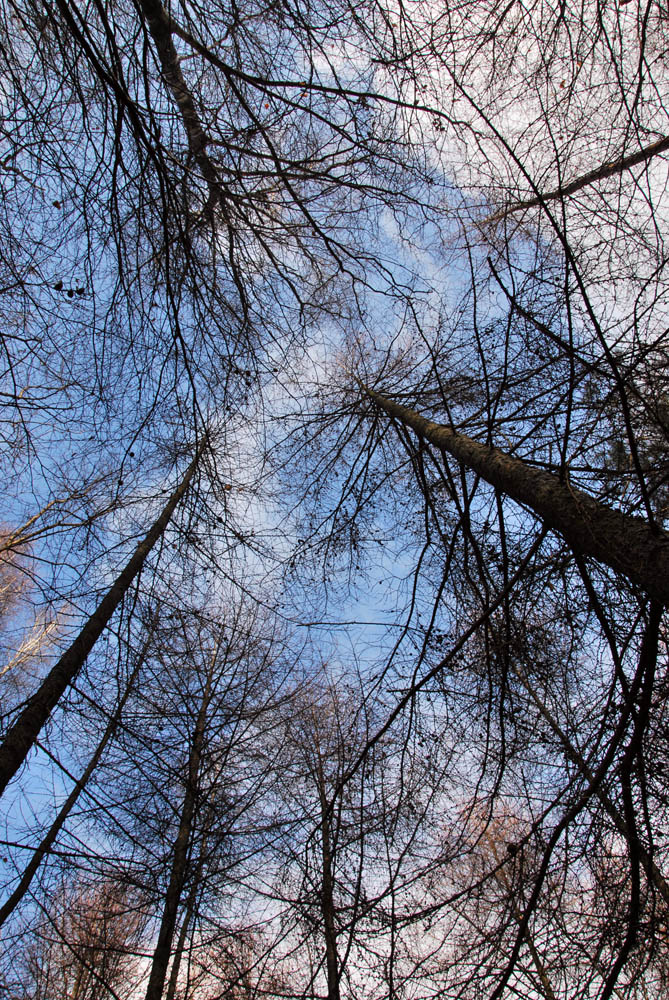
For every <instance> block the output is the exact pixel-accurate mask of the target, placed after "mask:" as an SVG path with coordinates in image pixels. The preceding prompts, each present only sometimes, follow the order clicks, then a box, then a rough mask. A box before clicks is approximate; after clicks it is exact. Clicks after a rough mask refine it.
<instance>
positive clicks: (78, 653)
mask: <svg viewBox="0 0 669 1000" xmlns="http://www.w3.org/2000/svg"><path fill="white" fill-rule="evenodd" d="M206 442H207V438H206V435H205V436H204V437H203V438H202V441H201V443H200V445H199V447H198V449H197V451H196V453H195V457H194V458H193V460H192V462H191V463H190V465H189V466H188V469H187V470H186V473H185V475H184V477H183V479H182V480H181V482H180V483H179V485H178V486H177V488H176V489H175V490H174V492H173V493H172V495H171V497H170V498H169V500H168V501H167V503H166V504H165V506H164V508H163V510H162V512H161V514H160V516H159V517H158V518H157V520H156V521H154V523H153V525H152V526H151V528H150V530H149V531H148V532H147V534H146V536H145V538H144V540H143V541H141V542H140V543H139V544H138V545H137V548H136V549H135V551H134V553H133V554H132V556H131V557H130V559H129V560H128V562H127V564H126V566H125V567H124V569H123V570H122V571H121V573H120V574H119V575H118V577H117V578H116V580H115V581H114V583H113V584H112V585H111V587H110V588H109V590H108V591H107V593H106V594H105V596H104V597H103V598H102V600H101V601H100V603H99V605H98V607H97V608H96V610H95V611H94V612H93V614H92V615H91V617H90V618H89V619H88V621H87V622H86V624H85V625H84V627H83V628H82V630H81V632H80V633H79V635H78V636H77V638H76V639H75V640H74V642H73V643H72V645H71V646H70V647H69V649H67V650H66V652H65V653H63V655H62V656H61V658H60V659H59V661H58V663H56V665H55V666H54V667H52V668H51V670H50V671H49V673H48V674H47V676H46V677H45V678H44V680H43V681H42V683H41V684H40V686H39V688H38V689H37V691H36V692H35V694H33V695H32V697H31V698H29V699H28V702H27V704H26V706H25V708H24V709H23V711H22V712H21V714H20V715H19V717H18V719H17V720H16V722H15V723H14V725H13V726H11V728H10V729H9V731H8V732H7V735H6V736H5V738H4V740H3V741H2V745H0V795H2V793H3V792H4V790H5V788H6V787H7V784H8V782H9V781H10V780H11V779H12V778H13V777H14V775H15V774H16V772H17V771H18V769H19V767H20V766H21V764H22V763H23V761H24V760H25V759H26V757H27V756H28V754H29V753H30V750H31V749H32V747H33V745H34V743H35V740H36V739H37V737H38V736H39V733H40V730H41V729H42V726H44V724H45V723H46V721H47V720H48V718H49V716H50V715H51V713H52V711H53V710H54V708H55V707H56V705H57V704H58V701H59V700H60V698H61V696H62V695H63V694H64V692H65V691H66V690H67V688H68V687H69V686H70V685H71V684H72V683H73V682H74V680H75V679H76V677H77V675H78V673H79V671H80V670H81V668H82V667H83V665H84V663H85V662H86V657H87V656H88V654H89V653H90V651H91V650H92V649H93V646H94V645H95V643H96V642H97V640H98V639H99V637H100V635H101V634H102V632H103V631H104V629H105V627H106V625H107V623H108V622H109V620H110V618H111V617H112V615H113V614H114V612H115V611H116V609H117V607H118V606H119V604H120V603H121V601H122V600H123V597H124V595H125V594H126V593H127V591H128V589H129V587H130V585H131V584H132V582H133V580H134V579H135V577H136V576H137V574H138V573H139V571H140V570H141V568H142V566H143V565H144V562H145V561H146V557H147V556H148V554H149V552H150V551H151V549H152V548H153V546H154V545H155V544H156V542H157V541H158V539H159V538H160V537H161V535H162V534H163V532H164V531H165V529H166V527H167V525H168V524H169V522H170V520H171V518H172V515H173V513H174V511H175V509H176V507H177V504H178V503H179V501H180V500H181V499H182V498H183V496H184V495H185V494H186V492H187V491H188V487H189V486H190V484H191V481H192V479H193V476H194V475H195V471H196V469H197V467H198V465H199V462H200V458H201V457H202V454H203V452H204V449H205V447H206Z"/></svg>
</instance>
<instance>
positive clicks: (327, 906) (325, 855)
mask: <svg viewBox="0 0 669 1000" xmlns="http://www.w3.org/2000/svg"><path fill="white" fill-rule="evenodd" d="M318 783H319V787H318V794H319V799H320V806H321V862H322V865H323V873H322V876H323V877H322V882H321V913H322V915H323V925H324V929H325V964H326V969H327V977H328V1000H340V997H339V962H338V958H337V928H336V924H335V906H334V885H333V877H332V846H331V843H330V816H331V814H332V809H331V805H330V803H329V802H328V800H327V797H326V794H325V776H324V774H323V767H322V763H321V759H320V748H319V749H318Z"/></svg>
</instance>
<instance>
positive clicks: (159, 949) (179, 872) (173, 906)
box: [146, 652, 216, 1000]
mask: <svg viewBox="0 0 669 1000" xmlns="http://www.w3.org/2000/svg"><path fill="white" fill-rule="evenodd" d="M215 663H216V652H215V653H214V656H213V657H212V664H211V669H210V672H209V675H208V677H207V683H206V685H205V689H204V693H203V695H202V702H201V704H200V709H199V712H198V716H197V720H196V723H195V728H194V730H193V741H192V744H191V749H190V754H189V756H188V775H187V778H186V791H185V794H184V800H183V804H182V806H181V819H180V821H179V830H178V832H177V836H176V839H175V841H174V846H173V848H172V867H171V870H170V880H169V884H168V886H167V892H166V893H165V903H164V905H163V915H162V918H161V921H160V930H159V931H158V941H157V943H156V947H155V950H154V952H153V961H152V963H151V974H150V976H149V984H148V986H147V989H146V1000H161V997H162V995H163V990H164V988H165V979H166V977H167V967H168V965H169V962H170V955H171V954H172V940H173V938H174V930H175V927H176V922H177V914H178V912H179V903H180V902H181V893H182V891H183V885H184V880H185V878H186V868H187V865H188V848H189V845H190V839H191V834H192V831H193V819H194V816H195V805H196V799H197V783H198V775H199V771H200V761H201V758H202V746H203V744H204V734H205V730H206V723H207V710H208V708H209V701H210V695H211V687H212V678H213V673H214V667H215Z"/></svg>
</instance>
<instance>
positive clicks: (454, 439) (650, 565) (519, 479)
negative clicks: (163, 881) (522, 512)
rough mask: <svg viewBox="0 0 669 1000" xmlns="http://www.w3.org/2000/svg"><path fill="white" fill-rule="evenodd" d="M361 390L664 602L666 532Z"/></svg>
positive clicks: (667, 595)
mask: <svg viewBox="0 0 669 1000" xmlns="http://www.w3.org/2000/svg"><path fill="white" fill-rule="evenodd" d="M359 385H360V388H361V390H362V391H363V393H364V394H365V395H366V396H367V397H368V398H369V399H370V400H372V402H373V403H374V404H375V405H376V406H377V407H378V408H379V409H381V410H383V411H384V412H385V413H387V414H388V416H390V417H393V418H394V419H396V420H398V421H400V423H402V424H404V425H405V426H407V427H411V428H412V429H413V430H414V431H415V432H416V433H417V434H418V435H419V436H420V437H422V438H425V440H426V441H429V442H430V444H433V445H434V446H435V447H436V448H439V449H441V450H442V451H445V452H448V454H449V455H452V456H453V458H455V459H457V460H458V461H459V462H462V464H463V465H465V466H466V467H467V468H469V469H471V470H472V471H473V472H476V473H477V474H478V475H479V476H481V478H482V479H485V481H486V482H487V483H490V485H491V486H494V487H495V488H496V489H498V490H500V491H501V492H502V493H506V494H507V495H508V496H510V497H511V499H512V500H515V501H516V502H517V503H521V504H524V505H525V506H527V507H529V508H530V509H531V510H532V511H533V512H534V513H535V514H536V515H537V517H539V518H541V520H542V521H543V523H544V524H545V525H546V526H547V527H548V528H551V529H553V530H554V531H557V532H558V533H559V534H561V535H562V537H563V538H564V539H565V540H566V541H567V542H568V543H569V545H570V546H571V547H572V549H574V551H576V552H579V553H582V554H583V555H585V556H591V557H592V558H594V559H596V560H598V561H599V562H602V563H604V564H605V565H606V566H610V567H611V569H614V570H615V571H616V572H617V573H621V574H622V575H623V576H626V577H627V578H628V579H629V580H631V581H632V582H633V583H636V584H637V585H638V586H639V587H641V589H642V590H644V591H645V592H646V593H647V594H648V595H649V596H650V597H653V598H655V599H656V600H658V601H660V602H661V603H662V604H667V603H668V602H669V535H668V534H667V533H666V532H665V531H661V530H659V529H658V530H656V531H653V530H652V529H651V528H650V527H649V526H648V524H647V523H646V521H644V520H642V519H641V518H639V517H635V516H633V515H631V514H623V513H621V512H620V511H618V510H613V509H612V508H610V507H607V506H606V505H605V504H603V503H600V502H599V501H598V500H594V499H593V498H592V497H590V496H588V494H587V493H583V492H582V491H581V490H577V489H574V488H573V487H571V486H569V485H568V484H567V483H563V482H561V481H560V480H559V479H558V477H557V476H554V475H552V474H551V473H550V472H544V471H542V470H540V469H535V468H532V467H531V466H529V465H527V464H526V463H525V462H523V461H522V460H521V459H518V458H514V457H513V456H511V455H508V454H506V453H505V452H503V451H500V450H499V448H493V447H489V446H488V445H485V444H481V443H480V442H478V441H474V440H473V439H472V438H470V437H467V435H465V434H460V433H458V431H454V430H452V429H451V428H450V427H446V426H444V425H443V424H435V423H434V422H433V421H431V420H427V419H426V418H425V417H421V416H420V414H418V413H416V412H415V411H414V410H410V409H409V408H408V407H406V406H402V405H400V404H399V403H395V402H393V401H392V400H390V399H387V398H386V397H385V396H382V395H380V394H379V393H378V392H374V390H373V389H368V388H367V387H366V386H365V385H363V384H362V383H359Z"/></svg>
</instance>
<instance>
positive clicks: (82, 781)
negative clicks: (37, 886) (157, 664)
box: [0, 633, 151, 927]
mask: <svg viewBox="0 0 669 1000" xmlns="http://www.w3.org/2000/svg"><path fill="white" fill-rule="evenodd" d="M150 642H151V633H149V637H148V638H147V640H146V642H145V643H144V645H143V647H142V649H141V651H140V653H139V655H138V657H137V662H136V664H135V666H134V667H133V670H132V673H131V674H130V677H129V678H128V683H127V684H126V688H125V691H124V692H123V694H122V696H121V699H120V701H119V703H118V706H117V708H116V711H115V712H114V714H113V715H112V717H111V718H110V720H109V722H108V723H107V726H106V727H105V731H104V733H103V734H102V739H101V740H100V742H99V743H98V745H97V748H96V750H95V753H94V754H93V756H92V757H91V759H90V761H89V762H88V764H87V765H86V769H85V771H84V773H83V774H82V775H81V777H80V778H79V780H78V781H77V782H76V783H75V786H74V788H73V789H72V791H71V792H70V794H69V795H68V797H67V798H66V799H65V802H64V803H63V805H62V806H61V808H60V811H59V813H58V815H57V816H56V818H55V820H54V821H53V823H52V824H51V827H50V829H49V832H48V833H47V834H46V836H45V837H44V838H43V839H42V842H41V843H40V845H39V847H37V848H36V850H35V853H34V854H33V856H32V858H31V859H30V861H29V863H28V864H27V865H26V868H25V871H24V872H23V875H22V876H21V880H20V882H19V884H18V885H17V887H16V889H14V892H13V893H12V894H11V896H10V897H9V898H8V899H7V900H5V902H4V903H3V905H2V907H0V927H2V925H3V924H4V922H5V920H6V919H7V917H9V916H10V914H11V913H13V911H14V910H15V909H16V907H17V906H18V904H19V903H20V902H21V900H22V899H23V897H24V896H25V894H26V892H27V891H28V889H29V888H30V883H31V882H32V880H33V878H34V876H35V872H36V871H37V869H38V868H39V866H40V865H41V864H42V861H43V860H44V858H45V857H46V855H47V854H48V853H49V851H50V850H51V848H52V847H53V845H54V843H55V841H56V838H57V837H58V834H59V833H60V831H61V830H62V828H63V826H64V824H65V821H66V819H67V817H68V816H69V815H70V813H71V812H72V809H73V808H74V806H75V805H76V802H77V799H78V798H79V796H80V795H81V793H82V792H83V790H84V788H85V787H86V785H87V784H88V780H89V778H90V776H91V775H92V774H93V771H94V770H95V768H96V767H97V766H98V763H99V761H100V758H101V757H102V754H103V753H104V750H105V747H106V746H107V744H108V743H109V741H110V739H111V738H112V736H113V735H114V733H115V732H116V728H117V726H118V724H119V721H120V718H121V713H122V712H123V708H124V706H125V703H126V701H127V700H128V698H129V696H130V692H131V691H132V686H133V684H134V683H135V678H136V677H137V674H138V673H139V670H140V668H141V666H142V664H143V662H144V659H145V657H146V653H147V650H148V648H149V644H150Z"/></svg>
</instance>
